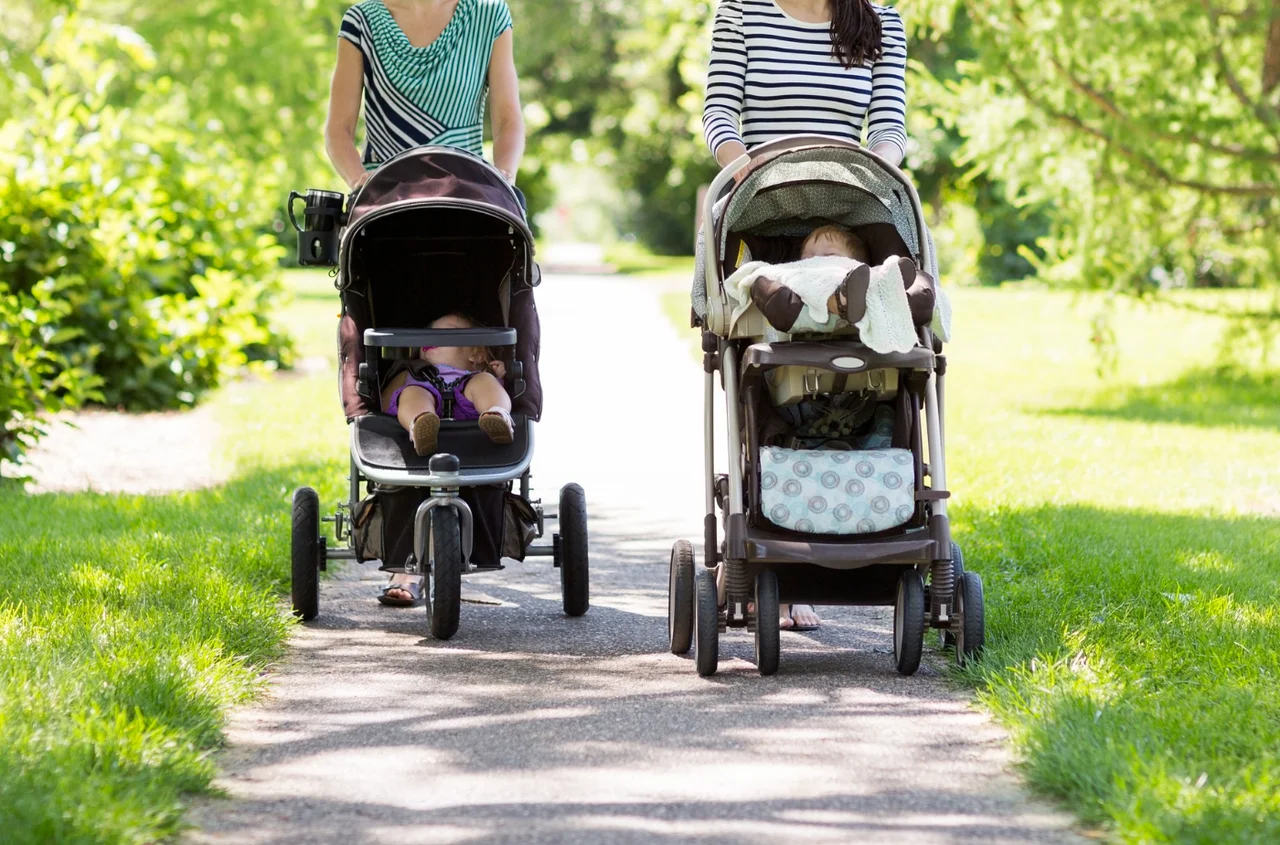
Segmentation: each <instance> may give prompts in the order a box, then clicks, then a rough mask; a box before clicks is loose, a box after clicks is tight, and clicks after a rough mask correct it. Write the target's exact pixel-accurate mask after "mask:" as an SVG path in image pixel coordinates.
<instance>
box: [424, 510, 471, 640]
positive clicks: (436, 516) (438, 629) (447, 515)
mask: <svg viewBox="0 0 1280 845" xmlns="http://www.w3.org/2000/svg"><path fill="white" fill-rule="evenodd" d="M427 545H428V549H427V560H428V561H429V562H430V564H431V572H430V574H429V575H428V576H427V590H428V592H427V596H426V599H427V600H426V601H425V602H423V603H424V604H425V605H426V606H427V622H428V623H429V626H430V628H431V636H433V637H435V638H436V639H437V640H447V639H449V638H450V637H452V636H453V635H454V634H456V633H458V620H459V617H460V616H461V611H462V529H461V528H460V527H459V525H458V512H457V511H456V510H454V509H453V508H451V507H441V508H436V509H435V510H433V511H432V512H431V536H430V537H428V538H427Z"/></svg>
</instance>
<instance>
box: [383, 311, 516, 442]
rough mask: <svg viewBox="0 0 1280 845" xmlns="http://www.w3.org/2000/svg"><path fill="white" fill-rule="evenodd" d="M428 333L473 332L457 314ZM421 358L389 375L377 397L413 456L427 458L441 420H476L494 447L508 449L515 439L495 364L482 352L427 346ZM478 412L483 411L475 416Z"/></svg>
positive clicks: (508, 401) (467, 321)
mask: <svg viewBox="0 0 1280 845" xmlns="http://www.w3.org/2000/svg"><path fill="white" fill-rule="evenodd" d="M430 327H431V328H432V329H474V328H477V325H476V323H475V322H474V321H472V320H471V319H469V318H467V317H466V316H464V315H462V314H447V315H445V316H444V317H441V318H439V319H438V320H435V321H433V322H432V323H431V326H430ZM420 354H421V356H422V357H421V358H419V359H417V360H414V361H405V362H404V363H403V365H402V367H401V368H400V371H399V372H394V371H393V372H392V373H391V374H390V378H389V379H388V381H387V385H386V387H385V388H383V391H382V407H383V410H385V411H386V412H387V413H388V414H391V415H392V416H394V417H395V418H396V419H397V420H399V422H400V425H402V426H404V429H405V431H407V432H409V439H410V440H411V441H412V442H413V450H414V452H416V453H417V454H418V455H420V456H426V455H430V454H433V453H434V452H435V450H436V444H437V441H438V439H439V435H440V420H441V418H442V417H443V418H445V419H453V420H476V421H477V422H478V424H479V426H480V430H481V431H483V432H484V433H485V434H486V435H487V436H488V437H489V439H490V440H492V441H493V442H494V443H500V444H506V443H510V442H511V441H512V439H513V438H514V436H515V423H514V422H513V421H512V419H511V397H510V396H509V395H507V391H506V389H505V388H503V386H502V382H501V380H500V379H502V378H503V377H504V376H505V375H506V373H505V369H504V368H503V364H502V362H501V361H500V360H497V359H495V358H494V356H493V354H492V353H491V352H490V351H489V350H488V349H487V348H486V347H483V346H427V347H423V348H422V350H421V353H420ZM481 408H483V409H484V410H483V411H482V410H480V409H481Z"/></svg>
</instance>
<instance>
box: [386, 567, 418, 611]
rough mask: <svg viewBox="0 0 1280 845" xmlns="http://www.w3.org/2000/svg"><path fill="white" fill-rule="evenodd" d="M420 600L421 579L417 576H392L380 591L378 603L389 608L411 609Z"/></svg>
mask: <svg viewBox="0 0 1280 845" xmlns="http://www.w3.org/2000/svg"><path fill="white" fill-rule="evenodd" d="M421 598H422V578H421V577H420V576H418V575H404V574H398V575H392V576H391V582H390V583H389V584H387V586H386V587H384V588H383V589H382V595H380V596H378V601H379V602H381V603H382V604H385V605H387V606H389V607H413V606H414V605H416V604H417V603H418V602H419V601H420V600H421Z"/></svg>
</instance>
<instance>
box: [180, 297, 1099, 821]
mask: <svg viewBox="0 0 1280 845" xmlns="http://www.w3.org/2000/svg"><path fill="white" fill-rule="evenodd" d="M539 304H540V307H541V311H542V320H543V326H544V332H543V337H544V356H543V361H544V364H543V372H544V376H543V377H544V381H545V384H546V392H547V396H548V397H549V398H548V401H547V408H546V415H545V420H544V424H543V426H542V427H541V428H540V429H539V442H538V456H537V459H536V461H535V463H534V472H535V477H534V483H535V487H536V488H537V489H538V490H539V491H540V492H541V495H542V496H543V497H544V498H546V499H547V500H548V501H552V500H554V499H555V491H556V490H557V489H558V487H559V485H560V484H561V483H564V482H567V481H578V482H580V483H582V484H583V486H584V487H585V488H586V491H587V498H588V508H589V512H590V516H591V532H592V534H591V567H592V583H591V611H590V613H588V614H587V615H586V616H585V617H583V618H580V619H567V618H565V617H564V616H563V615H562V613H561V609H560V596H559V580H558V577H557V575H556V573H555V570H553V569H552V568H551V566H550V563H549V562H548V561H546V560H545V559H539V560H532V559H531V562H530V563H528V564H524V565H513V566H511V567H509V568H508V569H507V570H506V571H505V572H500V573H495V574H487V575H484V576H478V577H470V578H469V579H468V581H467V582H466V584H467V589H468V590H469V591H470V593H469V596H470V598H471V599H473V601H472V602H469V603H467V604H464V605H463V617H462V627H461V630H460V632H459V633H458V635H457V636H456V637H455V638H454V639H453V640H452V641H450V642H447V643H439V642H435V641H433V640H431V639H429V638H427V637H426V635H425V627H426V626H425V614H424V612H423V610H422V609H421V608H417V609H413V610H399V611H397V610H391V609H387V608H382V607H381V606H379V605H378V604H377V603H376V602H375V601H374V599H373V595H374V592H375V588H376V586H377V584H378V583H380V581H381V576H379V575H377V574H376V573H374V572H372V571H363V572H362V570H360V569H359V568H355V567H352V568H350V569H348V570H347V571H346V572H345V573H344V574H340V575H339V577H337V578H335V579H333V580H330V581H328V582H327V583H325V585H324V588H323V592H322V599H321V617H320V618H319V619H318V620H317V621H316V622H315V623H313V624H310V625H307V626H305V627H300V628H299V630H298V632H297V634H296V636H295V637H294V640H293V650H292V654H291V657H290V658H289V659H288V660H287V661H286V662H285V663H284V664H283V665H282V666H281V667H280V668H279V671H278V672H277V673H276V675H275V677H274V679H273V682H272V684H271V688H270V691H269V693H268V695H267V696H266V697H265V698H263V699H262V700H260V701H259V702H258V703H257V704H256V705H255V706H253V707H251V708H249V709H245V710H242V711H240V712H238V713H237V714H235V716H234V718H233V719H232V722H231V724H230V726H229V737H230V741H231V747H230V749H229V750H228V751H227V752H226V753H225V754H224V755H223V756H222V757H221V763H222V765H223V767H224V772H225V774H224V776H223V777H222V779H221V781H220V785H221V786H222V787H223V788H224V789H225V790H226V792H227V793H228V795H229V796H230V797H229V798H228V799H219V800H211V801H206V802H203V803H202V804H201V805H200V806H198V807H197V808H196V809H195V812H194V813H193V819H192V820H193V822H194V823H195V824H196V825H197V826H198V827H199V828H200V829H199V830H197V831H194V832H193V833H192V834H191V835H190V837H189V838H190V841H192V842H216V843H279V845H284V843H301V842H306V843H374V842H387V843H484V845H496V843H524V844H526V845H527V844H529V843H562V842H566V843H567V842H582V843H597V842H600V843H663V842H705V843H739V842H740V843H762V845H763V843H769V845H776V843H782V842H787V843H804V844H805V845H822V844H823V843H851V842H858V843H864V842H866V843H913V845H933V843H984V845H998V844H999V843H1069V842H1079V841H1082V840H1081V839H1080V838H1079V837H1078V835H1077V834H1076V833H1075V832H1073V831H1072V829H1071V828H1070V826H1069V825H1070V820H1069V819H1066V818H1064V817H1063V816H1062V815H1060V814H1058V813H1056V812H1054V811H1053V810H1051V809H1050V808H1048V807H1046V806H1045V805H1043V804H1040V803H1038V802H1034V801H1032V800H1030V799H1029V798H1028V797H1027V795H1026V794H1025V792H1024V791H1023V790H1022V788H1021V787H1020V786H1019V785H1018V783H1017V781H1016V779H1015V777H1014V776H1013V775H1011V773H1010V768H1009V758H1008V755H1007V752H1006V750H1005V746H1004V740H1005V738H1004V736H1003V734H1002V733H1001V731H1000V730H999V729H997V728H995V727H994V726H993V725H992V724H991V723H990V722H989V721H988V720H987V718H986V717H985V716H983V715H981V714H980V713H978V712H977V711H975V710H974V709H973V708H972V707H971V705H970V704H969V702H968V700H967V698H966V696H964V695H963V694H962V693H960V692H958V691H957V690H956V689H955V688H954V687H953V686H952V685H951V684H949V683H948V682H947V680H946V670H945V661H944V659H943V658H942V657H941V656H935V657H932V658H927V659H926V663H925V665H924V666H923V667H922V668H921V670H920V672H919V674H917V675H916V676H915V677H914V678H901V677H899V676H898V675H897V674H896V672H895V671H894V669H893V665H892V657H891V653H890V651H891V649H890V646H891V639H890V626H891V616H892V613H891V610H889V609H871V610H853V609H847V610H846V609H832V608H827V609H825V610H824V612H823V616H824V619H825V625H824V627H823V629H822V630H821V631H820V632H817V633H815V634H808V635H800V634H795V633H787V634H784V635H783V657H782V668H781V671H780V672H779V673H778V675H776V676H775V677H772V678H761V677H759V675H758V674H757V673H756V671H755V667H754V666H753V665H752V664H751V663H750V659H751V656H752V646H751V641H750V640H749V639H748V638H747V636H746V635H742V634H733V635H730V636H728V637H727V639H725V640H722V644H721V654H722V657H721V664H720V666H721V668H720V673H719V674H718V675H717V676H715V677H714V678H712V679H709V680H703V679H700V678H698V676H697V674H696V673H695V672H694V669H693V664H692V661H691V660H690V659H688V658H681V657H675V656H672V655H670V654H667V653H666V652H665V637H666V628H665V624H666V623H665V614H666V579H667V576H666V567H667V556H668V552H669V549H670V545H671V542H672V541H673V540H674V539H676V538H677V537H681V536H684V537H688V538H690V539H694V540H696V539H697V537H698V536H699V528H700V524H701V523H700V519H701V514H700V507H701V505H700V500H701V492H700V488H699V483H700V482H699V478H700V470H699V467H700V465H701V442H700V441H701V436H700V431H701V427H700V420H701V404H700V403H701V380H700V369H699V367H698V366H697V365H696V364H695V362H694V361H693V359H692V356H691V354H690V351H689V350H690V343H689V340H688V337H687V336H686V335H678V334H677V333H676V331H675V330H674V328H673V327H672V326H671V324H670V323H669V321H668V320H667V319H666V318H665V317H664V316H663V314H662V311H661V308H660V304H659V297H658V296H657V293H656V289H655V288H654V286H652V285H647V284H641V283H636V282H628V281H624V280H619V279H613V278H594V277H568V276H565V277H549V278H547V279H546V280H545V282H544V284H543V287H542V289H541V291H540V297H539ZM336 412H337V411H336V409H335V413H336Z"/></svg>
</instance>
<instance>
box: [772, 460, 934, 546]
mask: <svg viewBox="0 0 1280 845" xmlns="http://www.w3.org/2000/svg"><path fill="white" fill-rule="evenodd" d="M913 460H914V459H913V457H912V454H911V451H910V450H908V449H876V450H874V451H856V452H855V451H847V452H846V451H839V450H818V449H805V450H799V449H782V448H779V447H776V446H766V447H764V448H762V449H761V450H760V493H761V496H760V502H761V509H762V511H763V512H764V515H765V517H766V518H767V519H768V520H769V521H770V522H772V523H773V524H774V525H777V526H778V527H779V528H786V529H788V530H791V531H798V532H800V533H802V534H846V535H847V534H873V533H876V532H878V531H887V530H889V529H891V528H897V527H898V526H900V525H904V524H906V523H907V522H909V521H910V520H911V517H912V516H913V515H914V514H915V483H914V478H915V476H914V468H913Z"/></svg>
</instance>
